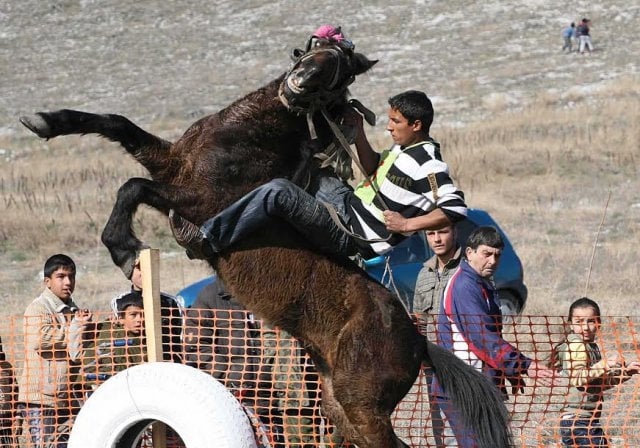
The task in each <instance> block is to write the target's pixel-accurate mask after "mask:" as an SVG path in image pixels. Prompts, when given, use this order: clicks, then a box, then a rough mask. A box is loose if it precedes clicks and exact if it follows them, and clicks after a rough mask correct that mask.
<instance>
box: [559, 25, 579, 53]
mask: <svg viewBox="0 0 640 448" xmlns="http://www.w3.org/2000/svg"><path fill="white" fill-rule="evenodd" d="M575 32H576V24H575V23H574V22H571V25H569V26H568V27H566V28H565V29H563V30H562V38H563V39H564V45H562V51H563V52H564V50H567V53H571V51H572V50H573V37H574V36H575Z"/></svg>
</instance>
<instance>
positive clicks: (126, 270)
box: [120, 245, 149, 280]
mask: <svg viewBox="0 0 640 448" xmlns="http://www.w3.org/2000/svg"><path fill="white" fill-rule="evenodd" d="M144 249H149V246H147V245H144V246H141V247H140V248H139V249H138V250H137V251H136V253H135V256H134V257H129V258H127V259H126V260H125V261H124V263H122V265H120V269H121V270H122V273H123V274H124V276H125V277H127V278H128V279H129V280H131V277H132V276H133V270H134V269H135V267H136V265H137V264H138V262H139V260H140V252H141V251H142V250H144Z"/></svg>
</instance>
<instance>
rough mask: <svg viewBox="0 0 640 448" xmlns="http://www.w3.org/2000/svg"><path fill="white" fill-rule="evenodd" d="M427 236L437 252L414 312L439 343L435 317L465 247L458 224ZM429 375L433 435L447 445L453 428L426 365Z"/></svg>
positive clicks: (419, 283)
mask: <svg viewBox="0 0 640 448" xmlns="http://www.w3.org/2000/svg"><path fill="white" fill-rule="evenodd" d="M425 235H426V238H427V244H428V245H429V247H430V248H431V250H432V251H433V253H434V255H433V256H432V257H431V258H429V259H428V260H427V261H426V262H425V263H424V265H423V266H422V269H421V270H420V272H419V273H418V277H417V279H416V292H415V296H414V300H413V311H414V313H415V314H416V317H417V320H418V326H419V328H420V331H421V332H422V333H423V334H424V335H425V336H427V337H428V338H429V339H430V340H431V341H432V342H435V339H436V332H435V325H434V319H435V318H436V316H437V315H438V314H439V313H440V302H441V300H442V293H443V292H444V288H445V286H446V285H447V282H448V281H449V279H450V278H451V276H452V275H453V273H454V272H455V271H456V269H457V268H458V265H459V264H460V260H461V258H462V249H461V248H460V246H459V245H458V242H457V238H456V237H457V231H456V228H455V226H452V225H450V226H446V227H443V228H441V229H438V230H427V231H426V232H425ZM425 375H426V381H427V392H428V395H429V413H430V417H431V425H432V431H433V437H434V440H435V444H436V446H437V447H443V446H446V445H445V437H444V434H445V431H447V433H448V434H449V436H448V440H451V439H452V437H451V434H450V429H448V428H447V426H446V423H445V421H444V420H443V419H442V413H441V411H440V408H439V406H438V402H437V401H436V399H435V397H434V396H433V391H432V380H433V372H432V371H431V369H429V368H427V367H425Z"/></svg>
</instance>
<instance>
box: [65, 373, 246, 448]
mask: <svg viewBox="0 0 640 448" xmlns="http://www.w3.org/2000/svg"><path fill="white" fill-rule="evenodd" d="M153 421H161V422H163V423H165V424H166V425H168V426H170V427H171V428H173V430H174V431H175V432H177V433H178V435H179V436H180V438H181V439H182V441H183V442H184V443H185V446H186V447H187V448H211V447H216V448H255V447H256V442H255V437H254V433H253V429H252V427H251V424H250V423H249V420H248V418H247V416H246V414H245V413H244V411H243V409H242V406H241V405H240V403H239V402H238V401H237V400H236V399H235V397H234V396H233V395H232V394H231V393H230V392H229V391H228V390H227V389H226V388H225V387H224V386H223V385H222V384H221V383H219V382H218V381H216V380H215V379H214V378H213V377H211V376H210V375H207V374H206V373H203V372H201V371H199V370H197V369H194V368H192V367H188V366H185V365H182V364H173V363H162V362H159V363H145V364H140V365H137V366H134V367H130V368H128V369H126V370H124V371H122V372H120V373H118V374H117V375H115V376H113V377H112V378H109V379H108V380H107V381H105V382H104V384H102V385H100V387H98V389H97V390H96V391H95V392H94V393H93V394H92V395H91V396H90V397H89V399H88V400H87V401H86V403H85V404H84V405H83V406H82V408H81V409H80V412H79V414H78V416H77V418H76V420H75V423H74V424H73V429H72V430H71V435H70V439H69V448H131V447H132V446H133V444H134V443H135V438H136V437H137V435H138V434H140V433H141V432H142V430H143V429H144V428H145V427H147V426H148V425H149V424H150V423H152V422H153Z"/></svg>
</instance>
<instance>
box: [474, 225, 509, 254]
mask: <svg viewBox="0 0 640 448" xmlns="http://www.w3.org/2000/svg"><path fill="white" fill-rule="evenodd" d="M480 246H489V247H493V248H494V249H502V248H504V240H503V239H502V235H500V232H498V229H496V228H495V227H493V226H480V227H477V228H476V229H474V230H473V232H471V234H470V235H469V237H468V238H467V247H468V248H470V249H472V250H476V249H477V248H478V247H480Z"/></svg>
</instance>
